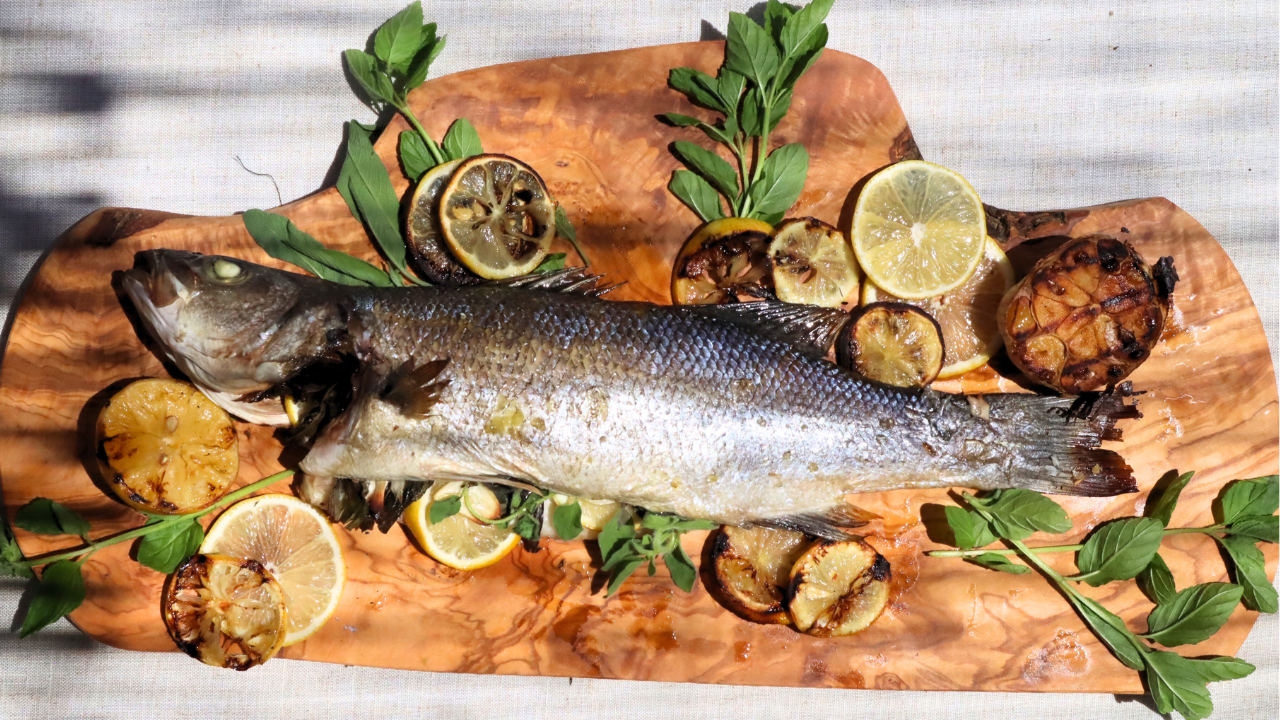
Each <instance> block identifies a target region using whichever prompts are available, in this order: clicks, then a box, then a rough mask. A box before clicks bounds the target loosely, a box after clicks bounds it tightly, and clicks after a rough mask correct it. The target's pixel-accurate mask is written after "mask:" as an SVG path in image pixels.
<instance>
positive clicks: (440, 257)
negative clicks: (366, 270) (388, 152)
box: [405, 160, 481, 285]
mask: <svg viewBox="0 0 1280 720" xmlns="http://www.w3.org/2000/svg"><path fill="white" fill-rule="evenodd" d="M461 164H462V161H461V160H451V161H449V162H447V163H441V164H439V165H437V166H435V167H433V168H431V169H430V170H428V171H427V174H425V175H423V176H422V179H421V180H419V181H418V187H417V188H416V189H415V190H414V191H413V197H412V198H411V199H410V200H409V214H408V217H407V218H406V221H405V240H406V241H407V242H408V245H409V250H410V252H411V253H412V255H413V259H414V262H415V264H416V265H417V266H418V269H420V270H422V272H423V274H424V275H426V276H427V278H428V279H430V280H431V282H433V283H436V284H438V285H474V284H476V283H479V282H480V281H481V280H480V278H479V277H477V276H476V274H475V273H473V272H471V271H470V270H468V269H467V268H466V267H465V266H464V265H463V264H462V263H460V262H458V260H457V259H456V258H454V257H453V255H452V254H451V253H450V252H449V246H448V243H446V242H445V239H444V234H443V233H442V232H441V230H440V197H441V195H442V194H443V193H444V188H445V186H446V185H448V184H449V180H450V179H451V178H452V177H453V172H454V171H455V170H457V169H458V166H459V165H461Z"/></svg>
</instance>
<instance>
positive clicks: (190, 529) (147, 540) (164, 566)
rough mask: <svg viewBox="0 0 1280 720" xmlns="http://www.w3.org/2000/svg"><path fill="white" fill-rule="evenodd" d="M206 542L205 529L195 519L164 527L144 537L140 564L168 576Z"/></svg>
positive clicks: (141, 544)
mask: <svg viewBox="0 0 1280 720" xmlns="http://www.w3.org/2000/svg"><path fill="white" fill-rule="evenodd" d="M202 542H204V528H202V527H200V523H198V522H196V521H195V520H194V519H192V520H188V521H186V522H173V523H169V524H166V525H162V526H160V527H158V528H156V529H155V530H152V531H151V532H150V533H149V534H147V535H143V536H142V541H141V542H140V543H139V544H138V562H140V563H142V564H143V565H146V566H147V567H149V568H151V569H152V570H157V571H159V572H162V573H165V574H166V575H167V574H169V573H171V572H173V571H174V570H177V569H178V566H179V565H181V564H182V563H183V561H185V560H186V559H187V558H189V557H191V556H192V555H194V554H196V551H197V550H199V549H200V543H202Z"/></svg>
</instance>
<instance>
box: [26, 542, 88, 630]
mask: <svg viewBox="0 0 1280 720" xmlns="http://www.w3.org/2000/svg"><path fill="white" fill-rule="evenodd" d="M83 602H84V576H83V575H81V574H80V563H78V562H72V561H70V560H59V561H58V562H56V563H53V564H51V565H49V566H48V567H46V568H45V569H44V574H43V575H42V576H41V578H40V583H39V584H38V585H36V591H35V594H34V595H32V596H31V605H30V606H28V607H27V616H26V617H25V618H23V620H22V629H21V630H20V631H18V637H27V636H28V635H30V634H31V633H33V632H36V631H37V630H40V629H41V628H44V627H47V626H49V625H50V624H52V623H54V622H56V621H57V620H58V619H59V618H61V617H63V616H65V615H67V614H68V613H70V612H71V611H72V610H75V609H76V608H78V607H80V605H81V603H83Z"/></svg>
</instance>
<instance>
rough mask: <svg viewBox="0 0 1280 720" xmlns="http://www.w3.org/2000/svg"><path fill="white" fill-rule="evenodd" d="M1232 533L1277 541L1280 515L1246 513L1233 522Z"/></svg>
mask: <svg viewBox="0 0 1280 720" xmlns="http://www.w3.org/2000/svg"><path fill="white" fill-rule="evenodd" d="M1231 533H1232V534H1233V535H1242V536H1244V537H1248V538H1253V539H1254V540H1262V541H1263V542H1269V543H1273V542H1276V541H1277V539H1280V538H1278V537H1277V536H1280V515H1245V516H1243V517H1238V518H1236V520H1235V522H1233V523H1231Z"/></svg>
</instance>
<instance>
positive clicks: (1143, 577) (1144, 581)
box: [1138, 553, 1178, 605]
mask: <svg viewBox="0 0 1280 720" xmlns="http://www.w3.org/2000/svg"><path fill="white" fill-rule="evenodd" d="M1138 587H1139V588H1140V589H1141V590H1142V592H1143V594H1145V595H1146V596H1147V597H1148V598H1150V600H1151V602H1153V603H1156V604H1157V605H1162V604H1164V603H1168V602H1172V601H1173V597H1174V596H1175V595H1177V594H1178V588H1177V585H1176V584H1175V583H1174V580H1173V573H1172V572H1170V571H1169V566H1168V565H1166V564H1165V562H1164V558H1162V557H1160V553H1156V554H1155V555H1152V556H1151V564H1149V565H1147V568H1146V569H1145V570H1143V571H1142V572H1140V573H1138Z"/></svg>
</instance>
